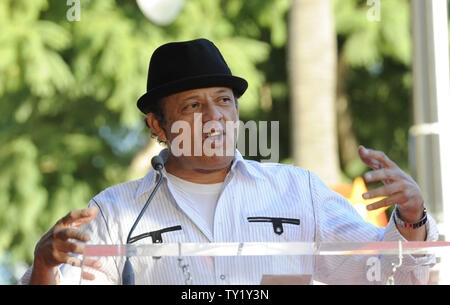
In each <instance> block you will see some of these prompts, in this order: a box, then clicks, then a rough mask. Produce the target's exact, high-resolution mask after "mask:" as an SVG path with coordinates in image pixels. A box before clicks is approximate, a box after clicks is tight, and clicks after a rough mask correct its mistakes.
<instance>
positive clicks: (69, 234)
mask: <svg viewBox="0 0 450 305" xmlns="http://www.w3.org/2000/svg"><path fill="white" fill-rule="evenodd" d="M53 235H54V238H55V239H57V240H58V239H59V240H63V241H65V240H68V239H76V240H79V241H82V242H87V241H89V239H90V237H89V235H88V234H86V233H83V232H82V231H79V230H76V229H72V228H67V229H61V230H55V231H54V232H53Z"/></svg>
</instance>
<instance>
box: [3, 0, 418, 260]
mask: <svg viewBox="0 0 450 305" xmlns="http://www.w3.org/2000/svg"><path fill="white" fill-rule="evenodd" d="M330 1H332V0H330ZM81 3H82V6H81V20H80V21H78V22H77V21H75V22H69V21H68V20H67V19H66V12H67V9H68V8H69V7H68V6H67V5H66V1H47V0H33V1H28V0H2V1H1V2H0V29H1V30H0V144H1V145H0V253H2V252H4V251H6V250H7V251H8V252H10V253H11V254H12V257H13V258H14V259H16V260H25V261H27V262H28V263H30V262H31V261H32V254H33V249H34V246H35V244H36V242H37V241H38V240H39V238H40V236H41V235H42V234H43V233H44V232H45V231H46V230H48V229H49V227H50V226H51V225H52V224H53V223H54V222H55V221H56V220H57V219H59V218H60V217H62V216H64V215H65V214H66V213H67V212H68V211H69V210H71V209H76V208H82V207H85V206H86V205H87V203H88V201H89V200H90V199H91V198H92V197H93V196H94V195H95V194H96V193H98V192H100V191H101V190H103V189H104V188H106V187H108V186H111V185H113V184H116V183H119V182H123V181H124V180H125V179H126V177H127V171H128V170H129V164H130V162H131V160H132V158H133V157H134V156H135V155H136V153H137V152H138V151H139V150H140V149H141V148H142V147H144V145H145V144H146V142H147V141H148V138H149V136H148V134H147V131H146V129H145V128H144V126H143V122H142V118H143V116H142V115H141V114H140V113H139V111H138V110H137V108H136V100H137V98H138V97H139V96H140V95H141V94H143V93H144V91H145V87H146V79H147V69H148V62H149V59H150V56H151V54H152V52H153V51H154V50H155V48H157V47H158V46H159V45H161V44H163V43H166V42H169V41H180V40H189V39H195V38H199V37H205V38H208V39H210V40H212V41H214V42H215V43H216V45H217V46H218V47H219V49H220V50H221V51H222V53H223V55H224V57H225V59H226V60H227V62H228V64H229V65H230V67H231V70H232V71H233V73H234V74H235V75H238V76H241V77H244V78H246V79H247V80H248V82H249V89H248V91H247V93H246V94H245V95H244V96H243V97H242V98H241V99H240V115H241V119H242V120H244V121H245V120H249V119H253V120H258V119H259V120H275V121H279V122H280V159H281V160H288V158H289V157H290V146H289V140H290V128H289V117H290V116H289V92H288V88H287V83H288V82H287V79H286V78H287V73H286V52H287V49H286V48H287V43H286V42H287V40H288V35H287V33H288V11H289V8H290V5H291V0H246V1H243V0H187V1H186V3H185V6H184V8H183V10H182V12H181V14H180V15H179V16H178V18H177V19H176V20H175V22H174V23H172V24H171V25H169V26H165V27H159V26H156V25H154V24H152V23H151V22H149V21H148V20H147V19H146V18H145V17H144V16H143V14H142V13H141V12H140V11H139V9H138V6H137V5H136V2H135V1H127V0H115V1H114V0H82V1H81ZM334 8H335V21H336V31H337V34H338V36H337V39H338V47H339V54H338V55H339V56H340V57H342V58H343V59H344V60H345V62H346V64H347V65H348V67H349V71H348V74H347V77H346V86H347V94H348V97H349V101H350V108H351V112H352V117H353V124H354V129H355V132H356V135H357V138H358V140H359V141H360V143H362V144H364V145H366V146H368V147H372V148H375V149H381V150H384V151H385V152H386V153H387V154H388V155H389V156H391V157H392V159H394V161H396V162H398V163H399V164H400V165H401V166H402V167H403V168H407V131H408V127H409V126H410V124H411V107H410V102H411V68H410V64H411V37H410V33H409V22H410V19H409V18H410V16H409V1H407V0H383V1H382V5H381V10H382V11H381V22H369V21H368V20H367V18H366V14H367V10H368V6H367V5H366V1H357V0H337V1H335V5H334ZM317 22H320V20H318V21H317ZM263 101H265V102H264V103H263ZM267 101H269V102H267ZM312 102H313V101H312ZM342 166H343V167H344V168H347V169H348V168H350V167H351V166H350V165H348V164H347V165H346V164H343V165H342ZM356 168H357V169H356V170H353V171H352V170H347V172H346V173H347V175H349V176H352V175H357V174H359V173H360V171H361V169H358V166H356ZM0 259H1V257H0Z"/></svg>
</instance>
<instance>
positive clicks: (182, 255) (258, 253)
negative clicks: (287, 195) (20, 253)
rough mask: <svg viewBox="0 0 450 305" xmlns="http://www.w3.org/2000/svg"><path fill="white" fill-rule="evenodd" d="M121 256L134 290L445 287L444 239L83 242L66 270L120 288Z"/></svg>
mask: <svg viewBox="0 0 450 305" xmlns="http://www.w3.org/2000/svg"><path fill="white" fill-rule="evenodd" d="M127 257H128V258H129V259H130V262H131V263H132V265H133V269H134V272H135V278H136V280H135V284H136V285H151V284H158V285H185V284H194V285H233V284H244V285H245V284H251V285H258V284H288V285H289V284H291V285H297V284H358V285H360V284H363V285H371V284H375V285H386V284H394V285H402V284H408V285H412V284H422V285H423V284H432V285H436V284H447V285H448V284H450V242H445V241H436V242H321V243H314V242H280V243H262V242H244V243H161V244H157V243H155V244H131V245H90V244H87V245H85V251H84V254H83V255H82V256H81V257H79V259H80V265H79V267H72V266H69V269H70V268H72V269H71V270H69V271H67V270H66V271H67V272H71V273H72V274H76V272H78V277H79V284H82V285H86V284H88V285H89V284H90V285H92V284H117V285H120V284H122V270H123V266H124V262H125V259H126V258H127ZM77 270H78V271H77ZM66 271H64V270H63V276H64V272H66Z"/></svg>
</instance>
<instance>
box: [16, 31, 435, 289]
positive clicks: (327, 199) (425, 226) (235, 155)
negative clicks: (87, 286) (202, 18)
mask: <svg viewBox="0 0 450 305" xmlns="http://www.w3.org/2000/svg"><path fill="white" fill-rule="evenodd" d="M246 88H247V82H246V81H245V80H244V79H242V78H238V77H235V76H233V75H232V74H231V71H230V70H229V68H228V66H227V64H226V63H225V60H224V59H223V57H222V55H221V54H220V52H219V50H218V49H217V48H216V47H215V45H214V44H213V43H212V42H210V41H208V40H205V39H198V40H193V41H186V42H177V43H169V44H166V45H163V46H161V47H159V48H158V49H157V50H156V51H155V52H154V54H153V55H152V58H151V61H150V67H149V74H148V82H147V93H146V94H144V95H143V96H142V97H141V98H140V99H139V101H138V107H139V109H140V110H141V111H142V112H143V113H145V114H146V115H147V124H148V126H149V127H150V128H151V129H152V131H153V132H154V134H156V136H157V137H158V138H159V140H161V141H163V142H166V144H167V145H168V149H167V150H164V151H163V152H162V154H161V155H162V157H163V159H164V161H165V166H164V169H163V172H162V173H163V180H162V184H161V187H160V188H159V189H158V191H157V192H156V194H155V197H154V198H153V201H152V202H151V204H150V205H149V206H148V209H147V210H146V212H145V214H144V215H143V217H142V219H141V221H140V223H139V224H138V225H137V227H136V230H135V233H134V234H135V236H136V235H139V234H142V233H147V232H152V233H153V235H151V234H150V235H151V240H149V239H144V240H141V241H138V243H139V242H140V243H150V242H164V243H187V242H196V243H200V242H203V243H208V242H285V241H304V242H308V241H309V242H314V241H315V242H322V241H397V240H416V241H424V240H427V241H435V240H437V235H438V233H437V229H436V224H435V222H434V220H433V219H432V218H431V217H430V216H429V215H428V216H427V215H426V211H425V209H424V202H423V197H422V195H421V191H420V189H419V187H418V185H417V184H416V183H415V182H414V181H413V179H412V178H411V177H410V176H408V175H407V174H405V173H404V172H403V171H402V170H401V169H400V168H399V167H398V166H397V165H396V164H395V163H394V162H392V161H391V160H389V159H388V157H387V156H385V155H384V154H383V153H382V152H379V151H373V150H369V149H366V148H364V147H360V148H359V154H360V157H361V159H362V160H363V161H364V162H365V163H366V164H367V165H368V166H369V167H371V168H372V169H373V171H371V172H368V173H367V174H366V175H365V180H366V182H373V181H384V182H385V184H384V186H382V187H380V188H378V189H375V190H372V191H369V192H368V193H367V194H365V196H366V198H372V197H378V196H386V198H384V199H383V200H381V201H378V202H376V203H373V204H371V205H370V206H368V208H369V209H376V208H380V207H383V206H388V205H393V204H396V207H397V208H396V210H395V213H394V214H393V217H392V218H391V220H390V222H389V224H388V225H387V227H386V228H376V227H374V226H373V225H371V224H369V223H366V222H364V221H363V219H362V218H361V217H360V216H359V215H358V213H357V212H356V211H355V210H354V209H353V208H352V206H351V205H350V204H349V203H348V202H347V201H346V200H345V199H344V198H343V197H341V196H340V195H338V194H336V193H334V192H333V191H331V190H330V189H329V188H328V187H326V186H325V185H324V184H323V183H322V182H321V181H320V179H319V178H318V177H317V176H316V175H314V174H312V173H310V172H309V171H307V170H304V169H301V168H298V167H294V166H289V165H281V164H262V163H258V162H254V161H247V160H244V159H243V158H242V156H241V155H240V153H239V152H238V151H237V150H236V149H235V147H236V133H235V131H233V130H230V129H228V128H226V126H228V125H229V124H228V123H232V125H233V124H234V123H236V122H237V121H238V119H239V107H238V102H237V99H238V98H239V97H240V96H241V95H242V94H243V93H244V92H245V90H246ZM179 123H182V124H179ZM209 123H211V124H209ZM199 125H200V126H206V125H209V128H208V129H206V128H200V132H198V130H199V129H198V126H199ZM176 126H178V127H180V126H182V127H183V128H178V127H176ZM174 127H176V128H174ZM180 137H181V138H182V141H180V140H179V139H180ZM174 144H176V145H174ZM230 147H231V148H232V149H230ZM230 151H232V153H230ZM211 152H213V153H211ZM158 175H159V174H158V173H157V172H156V171H155V170H153V169H152V170H150V171H149V173H148V174H147V175H146V176H145V177H144V178H142V179H139V180H137V181H131V182H127V183H123V184H120V185H117V186H113V187H111V188H108V189H107V190H105V191H103V192H101V193H100V194H98V195H97V196H95V197H94V198H93V199H92V200H91V202H90V207H89V208H88V209H85V210H81V211H72V212H71V213H69V214H68V215H67V216H65V217H64V218H62V219H61V220H60V221H58V222H57V224H56V225H55V226H54V227H53V228H52V229H50V231H49V232H47V233H46V234H45V235H44V236H43V237H42V238H41V240H40V241H39V242H38V244H37V246H36V249H35V259H34V264H33V267H32V268H30V270H29V271H28V272H27V274H26V275H25V276H24V278H23V279H22V282H23V283H28V282H29V283H31V284H48V283H59V282H65V283H74V282H71V280H73V281H75V283H76V280H77V277H78V276H79V275H78V273H77V272H76V270H75V269H76V268H77V267H76V265H79V261H78V260H77V259H76V258H74V257H73V255H70V253H75V254H76V253H80V254H81V253H82V252H83V246H82V245H80V244H79V243H76V242H74V241H73V240H79V241H84V242H85V241H88V240H90V241H91V242H93V243H96V244H125V243H126V241H127V235H128V233H129V232H130V228H131V227H132V225H133V223H134V222H135V220H136V217H137V216H138V214H139V212H140V211H141V209H142V207H143V206H144V204H145V203H146V201H147V198H148V196H149V194H150V192H151V190H152V189H153V187H154V184H155V181H156V179H157V178H158ZM80 225H85V228H84V229H83V230H79V229H78V228H79V227H80ZM158 232H159V233H158ZM162 232H164V233H162ZM156 233H158V234H159V235H158V238H156V237H155V236H156V235H155V234H156ZM431 259H432V258H430V257H428V256H425V257H413V256H410V255H406V256H405V257H404V258H403V264H402V266H401V267H399V268H398V270H397V271H396V274H395V276H396V281H397V282H400V283H425V282H426V281H427V276H426V275H427V270H426V267H422V265H425V264H426V263H428V262H430V260H431ZM185 260H186V263H188V264H189V266H190V275H191V276H192V281H193V283H194V284H258V283H259V282H260V281H261V277H262V275H263V274H291V273H293V272H295V273H301V274H313V276H314V279H316V280H318V281H321V282H325V283H332V284H333V283H355V284H361V283H368V279H367V276H366V261H367V257H361V256H359V257H356V256H354V257H349V256H345V257H343V256H321V257H317V258H314V257H308V256H280V257H269V256H261V257H251V256H246V257H226V256H225V257H215V258H212V257H186V258H185ZM395 260H396V258H395V257H394V258H392V257H389V258H388V257H384V258H381V264H382V268H381V273H382V274H381V278H380V279H379V280H378V283H385V282H386V279H387V277H388V276H390V275H391V272H392V268H391V263H392V262H393V261H395ZM85 263H87V264H88V265H91V266H93V267H94V268H98V269H102V271H103V272H104V273H106V274H107V276H106V277H103V278H102V280H106V281H107V282H112V283H121V281H122V278H121V276H122V270H123V266H124V260H123V259H116V258H109V259H106V260H103V261H102V262H95V261H89V260H88V261H86V262H85ZM132 264H133V266H134V270H135V274H136V283H141V284H183V283H184V280H185V278H184V276H183V274H182V273H181V271H180V269H179V266H178V262H177V259H176V258H175V257H163V258H159V259H158V258H153V257H146V258H143V259H142V258H141V259H140V260H133V259H132ZM83 276H84V278H86V279H88V280H93V281H94V283H95V281H99V278H98V277H97V278H94V277H93V275H92V274H88V273H86V274H84V275H83Z"/></svg>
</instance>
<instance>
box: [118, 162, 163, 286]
mask: <svg viewBox="0 0 450 305" xmlns="http://www.w3.org/2000/svg"><path fill="white" fill-rule="evenodd" d="M152 166H153V168H154V169H155V170H157V171H158V172H159V178H158V182H157V183H156V186H155V188H154V189H153V191H152V193H151V194H150V196H149V197H148V199H147V202H146V203H145V205H144V207H143V208H142V210H141V212H140V213H139V216H138V217H137V218H136V221H135V222H134V224H133V226H132V227H131V229H130V232H129V233H128V237H127V245H129V244H131V243H132V242H131V234H132V233H133V231H134V229H135V228H136V226H137V224H138V223H139V221H140V220H141V218H142V216H143V215H144V212H145V210H147V207H148V205H149V204H150V202H151V201H152V199H153V197H154V196H155V194H156V191H157V190H158V188H159V186H160V185H161V182H162V178H163V175H162V171H161V170H162V169H163V167H164V163H163V162H162V159H161V157H160V156H154V157H153V158H152ZM134 284H135V282H134V270H133V265H132V264H131V261H130V257H129V256H128V255H127V258H126V260H125V265H124V267H123V270H122V285H134Z"/></svg>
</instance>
